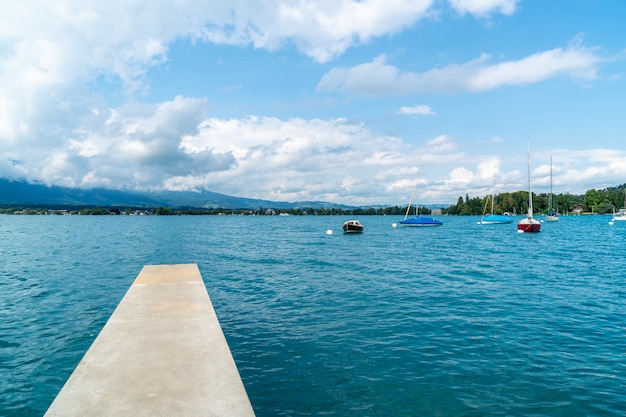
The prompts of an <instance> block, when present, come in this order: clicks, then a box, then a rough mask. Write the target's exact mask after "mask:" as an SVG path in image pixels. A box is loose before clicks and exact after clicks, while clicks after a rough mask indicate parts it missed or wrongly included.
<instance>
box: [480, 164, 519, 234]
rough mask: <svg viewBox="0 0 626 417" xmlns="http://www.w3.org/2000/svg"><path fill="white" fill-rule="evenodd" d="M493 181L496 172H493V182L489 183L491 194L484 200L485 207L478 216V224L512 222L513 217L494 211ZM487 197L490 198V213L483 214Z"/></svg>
mask: <svg viewBox="0 0 626 417" xmlns="http://www.w3.org/2000/svg"><path fill="white" fill-rule="evenodd" d="M495 183H496V174H495V172H494V174H493V184H492V185H491V189H492V191H491V195H490V196H489V197H488V198H487V201H486V202H485V208H484V209H483V216H482V217H481V218H480V221H479V222H478V224H508V223H512V222H513V219H512V218H510V217H509V216H506V215H502V214H495V213H494V208H495V199H496V196H495V195H494V192H493V188H494V186H495ZM489 199H491V214H488V215H486V216H485V213H486V212H487V205H488V204H489Z"/></svg>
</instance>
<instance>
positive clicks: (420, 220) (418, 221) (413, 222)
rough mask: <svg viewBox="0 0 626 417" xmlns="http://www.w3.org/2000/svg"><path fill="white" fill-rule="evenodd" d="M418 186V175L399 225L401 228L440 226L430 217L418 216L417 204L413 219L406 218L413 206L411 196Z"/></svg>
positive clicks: (437, 221) (440, 223) (438, 222)
mask: <svg viewBox="0 0 626 417" xmlns="http://www.w3.org/2000/svg"><path fill="white" fill-rule="evenodd" d="M418 184H419V175H418V177H417V180H416V181H415V185H414V186H413V192H412V193H411V199H410V200H409V205H408V207H407V208H406V213H405V215H404V220H402V221H400V222H399V223H400V224H401V225H402V226H418V227H424V226H441V225H442V224H443V223H442V222H440V221H439V220H437V219H434V218H432V217H425V216H420V214H419V204H417V203H415V217H413V218H408V217H409V212H410V211H411V205H412V204H413V196H414V195H415V191H416V190H417V185H418Z"/></svg>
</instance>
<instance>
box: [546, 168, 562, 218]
mask: <svg viewBox="0 0 626 417" xmlns="http://www.w3.org/2000/svg"><path fill="white" fill-rule="evenodd" d="M553 197H554V194H552V157H550V194H549V195H548V214H546V221H547V222H558V221H559V210H558V206H557V210H556V211H554V210H553V209H552V198H553Z"/></svg>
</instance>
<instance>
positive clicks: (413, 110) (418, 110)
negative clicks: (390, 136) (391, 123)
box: [399, 104, 435, 116]
mask: <svg viewBox="0 0 626 417" xmlns="http://www.w3.org/2000/svg"><path fill="white" fill-rule="evenodd" d="M399 113H400V114H408V115H413V114H419V115H420V116H433V115H434V114H435V112H434V111H432V109H431V108H430V106H427V105H425V104H420V105H418V106H410V107H409V106H402V107H400V111H399Z"/></svg>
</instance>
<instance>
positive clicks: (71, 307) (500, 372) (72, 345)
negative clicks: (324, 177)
mask: <svg viewBox="0 0 626 417" xmlns="http://www.w3.org/2000/svg"><path fill="white" fill-rule="evenodd" d="M347 219H348V218H347V217H340V216H319V217H314V216H298V217H296V216H291V217H265V216H259V217H230V216H229V217H217V216H181V217H164V216H163V217H162V216H158V217H157V216H149V217H148V216H141V217H139V216H7V215H0V415H2V416H41V415H43V414H44V412H45V411H46V409H47V408H48V406H49V405H50V403H51V402H52V401H53V399H54V397H55V396H56V394H57V393H58V391H59V390H60V389H61V387H62V385H63V384H64V382H65V381H66V380H67V378H68V377H69V375H70V374H71V372H72V371H73V369H74V367H75V366H76V365H77V364H78V362H79V361H80V359H81V358H82V356H83V355H84V353H85V352H86V350H87V349H88V348H89V346H90V345H91V343H92V342H93V340H94V338H95V336H97V334H98V332H99V330H100V329H101V328H102V327H103V326H104V324H105V323H106V321H107V319H108V318H109V316H110V315H111V313H112V312H113V310H114V308H115V307H116V306H117V304H118V303H119V301H120V300H121V299H122V297H123V296H124V294H125V292H126V291H127V289H128V288H129V286H130V285H131V283H132V282H133V280H134V279H135V277H136V276H137V274H138V273H139V271H140V270H141V268H142V267H143V265H147V264H173V263H197V264H198V266H199V268H200V271H201V273H202V275H203V278H204V280H205V283H206V286H207V289H208V291H209V295H210V296H211V299H212V301H213V304H214V307H215V309H216V312H217V315H218V317H219V319H220V322H221V324H222V327H223V330H224V333H225V335H226V338H227V340H228V343H229V345H230V348H231V350H232V353H233V356H234V358H235V361H236V363H237V365H238V368H239V371H240V374H241V376H242V379H243V381H244V384H245V386H246V389H247V391H248V395H249V397H250V400H251V402H252V406H253V408H254V410H255V412H256V415H257V416H259V417H262V416H322V415H324V416H327V415H336V416H386V417H388V416H568V417H572V416H592V415H593V416H597V415H603V416H610V415H615V416H622V415H624V412H625V410H626V286H625V285H624V282H625V280H626V273H625V266H626V265H625V262H624V257H625V255H626V224H615V225H613V226H611V225H609V224H608V222H609V220H610V218H609V217H603V216H589V217H583V216H580V217H574V216H569V217H562V218H561V221H560V222H558V223H543V226H542V232H541V233H539V234H522V235H520V234H517V231H516V226H515V224H511V225H489V226H487V225H485V226H482V225H477V224H476V221H477V220H478V218H477V217H440V219H441V220H443V222H444V225H443V226H441V227H436V228H401V227H398V228H393V227H392V223H394V222H397V221H398V220H400V218H396V217H392V216H386V217H385V216H371V217H370V216H362V217H360V218H359V219H360V220H361V222H362V223H363V224H364V225H365V232H364V233H363V234H362V235H343V233H342V232H341V224H342V223H343V221H344V220H347ZM328 229H332V230H333V231H334V233H333V234H332V235H328V234H327V233H326V231H327V230H328Z"/></svg>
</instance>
